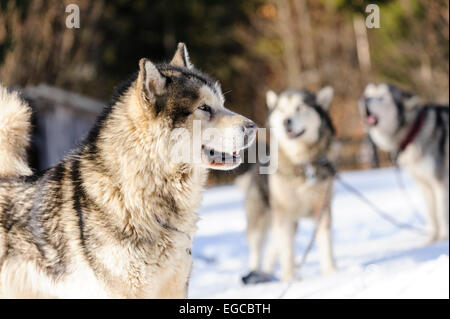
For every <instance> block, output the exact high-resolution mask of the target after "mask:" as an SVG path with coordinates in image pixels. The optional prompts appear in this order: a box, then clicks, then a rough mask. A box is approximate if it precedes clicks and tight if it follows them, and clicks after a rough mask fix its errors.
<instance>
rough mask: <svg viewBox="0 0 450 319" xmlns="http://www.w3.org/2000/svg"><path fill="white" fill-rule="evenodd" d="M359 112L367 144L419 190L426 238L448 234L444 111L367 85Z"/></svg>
mask: <svg viewBox="0 0 450 319" xmlns="http://www.w3.org/2000/svg"><path fill="white" fill-rule="evenodd" d="M359 108H360V111H361V114H362V116H363V118H364V120H365V123H366V127H367V130H368V133H369V135H370V137H371V139H372V140H373V141H374V143H375V144H376V145H377V146H378V147H379V148H380V149H382V150H383V151H386V152H390V153H391V154H392V155H393V156H394V157H395V158H396V159H397V162H398V164H399V165H400V166H401V167H403V168H404V169H406V170H407V171H408V172H409V173H410V174H411V175H412V177H413V178H414V179H415V181H416V182H417V184H418V186H419V187H420V189H421V191H422V193H423V196H424V199H425V201H426V204H427V210H428V212H427V216H428V224H429V228H430V238H429V239H428V242H434V241H436V240H442V239H448V233H449V211H448V209H449V197H448V196H449V195H448V192H449V109H448V105H446V106H444V105H434V104H421V103H420V100H419V98H418V97H416V96H414V95H413V94H411V93H408V92H405V91H403V90H401V89H399V88H397V87H395V86H393V85H388V84H384V83H382V84H369V85H368V86H367V87H366V89H365V91H364V93H363V95H362V97H361V99H360V101H359Z"/></svg>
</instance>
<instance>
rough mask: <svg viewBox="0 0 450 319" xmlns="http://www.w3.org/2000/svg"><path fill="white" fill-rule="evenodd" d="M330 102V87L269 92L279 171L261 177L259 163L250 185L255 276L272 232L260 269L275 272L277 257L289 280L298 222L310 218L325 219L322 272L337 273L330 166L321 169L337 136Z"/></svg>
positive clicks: (249, 221)
mask: <svg viewBox="0 0 450 319" xmlns="http://www.w3.org/2000/svg"><path fill="white" fill-rule="evenodd" d="M332 98H333V89H332V88H330V87H326V88H324V89H322V90H320V91H319V92H318V93H317V94H314V93H311V92H309V91H305V90H288V91H285V92H283V93H282V94H280V95H279V96H277V94H276V93H274V92H273V91H269V92H268V93H267V105H268V107H269V112H270V114H269V118H268V125H269V127H270V128H271V135H272V134H273V135H274V138H275V139H276V140H277V142H278V150H274V149H271V150H270V153H271V154H270V156H271V160H275V159H274V156H275V155H277V157H278V168H277V170H276V172H275V173H273V174H269V175H261V174H260V172H259V165H256V166H254V169H253V170H252V172H251V177H250V181H249V183H248V187H247V196H246V203H245V206H246V213H247V241H248V244H249V249H250V256H249V268H250V271H252V272H255V271H256V272H257V271H259V268H260V266H261V265H260V263H261V253H262V246H263V243H264V240H265V238H266V234H267V232H268V230H270V231H271V236H270V240H269V243H268V248H267V252H266V254H265V258H264V262H263V265H262V270H263V271H264V272H265V273H273V271H274V267H275V265H276V262H277V260H278V258H279V259H280V262H281V271H282V273H281V279H282V280H289V279H291V278H292V276H293V275H294V268H295V267H294V257H295V256H294V236H295V233H296V230H297V223H298V220H299V219H300V218H304V217H311V218H314V219H315V220H316V221H318V219H319V216H321V215H322V218H321V219H320V224H319V225H318V232H317V239H318V244H319V246H320V254H321V258H320V261H321V267H322V270H323V272H324V273H331V272H334V271H335V266H334V260H333V254H332V247H331V234H330V227H331V212H330V201H331V194H332V188H331V187H332V182H333V173H332V172H331V171H330V170H329V167H328V165H321V163H325V162H327V161H328V160H329V155H330V154H329V153H330V146H331V144H332V140H333V136H334V128H333V125H332V123H331V120H330V118H329V116H328V108H329V106H330V103H331V100H332ZM275 152H277V154H275ZM328 164H329V162H328ZM322 210H324V213H323V214H321V213H322Z"/></svg>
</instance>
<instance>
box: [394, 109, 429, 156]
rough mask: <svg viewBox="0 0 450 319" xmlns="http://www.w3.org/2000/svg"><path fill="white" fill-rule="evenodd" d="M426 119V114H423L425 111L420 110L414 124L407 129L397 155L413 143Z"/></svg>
mask: <svg viewBox="0 0 450 319" xmlns="http://www.w3.org/2000/svg"><path fill="white" fill-rule="evenodd" d="M426 117H427V112H425V109H422V110H421V111H420V113H419V115H418V116H417V118H416V120H415V121H414V123H413V124H412V125H411V126H410V127H409V129H408V132H407V133H406V135H405V137H404V138H403V140H402V141H401V142H400V147H399V153H401V152H403V151H404V150H405V149H406V147H407V146H408V145H409V144H411V143H412V142H414V140H415V139H416V138H417V136H418V135H419V133H420V131H421V130H422V128H423V125H424V123H425V119H426Z"/></svg>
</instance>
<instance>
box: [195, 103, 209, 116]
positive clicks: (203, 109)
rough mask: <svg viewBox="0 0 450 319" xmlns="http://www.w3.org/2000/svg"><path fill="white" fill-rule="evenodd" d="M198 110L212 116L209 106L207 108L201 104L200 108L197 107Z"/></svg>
mask: <svg viewBox="0 0 450 319" xmlns="http://www.w3.org/2000/svg"><path fill="white" fill-rule="evenodd" d="M198 109H199V110H200V111H203V112H206V113H209V114H212V108H211V106H209V105H206V104H203V105H202V106H199V107H198Z"/></svg>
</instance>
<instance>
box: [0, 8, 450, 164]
mask: <svg viewBox="0 0 450 319" xmlns="http://www.w3.org/2000/svg"><path fill="white" fill-rule="evenodd" d="M71 3H74V4H77V5H78V6H79V8H80V12H81V22H80V28H79V29H68V28H66V26H65V20H66V17H67V14H66V13H65V6H66V5H68V4H71ZM370 3H375V4H378V5H379V7H380V28H378V29H366V27H365V25H364V20H365V17H366V16H367V13H365V8H366V6H367V5H368V4H370ZM179 41H183V42H185V43H186V44H187V45H188V49H189V51H190V55H191V59H192V61H193V63H194V64H195V65H196V66H197V67H198V68H199V69H201V70H203V71H205V72H207V73H210V74H211V75H212V76H214V77H215V78H217V79H218V80H220V81H221V83H222V87H223V91H224V92H228V93H227V94H226V97H227V106H228V107H229V108H231V109H233V110H235V111H238V112H240V113H242V114H244V115H246V116H248V117H250V118H252V119H254V120H255V121H256V122H257V123H258V124H259V125H261V126H264V123H265V117H266V107H265V92H266V90H267V89H269V88H270V89H274V90H276V91H281V90H283V89H285V88H287V87H299V88H300V87H301V88H307V89H311V90H317V89H318V88H320V87H322V86H324V85H331V86H333V87H334V88H335V96H336V98H335V100H334V102H333V105H332V108H331V113H332V117H333V119H334V122H335V124H336V126H337V131H338V137H339V138H340V140H341V141H342V142H343V145H344V147H343V149H342V152H343V153H342V156H343V159H344V160H343V166H344V168H356V167H361V165H360V164H359V163H360V162H361V161H360V160H361V159H365V160H366V162H367V164H363V165H362V166H364V165H369V164H368V160H367V158H365V157H364V147H362V146H363V145H364V143H363V140H364V131H363V126H362V124H361V120H360V117H359V114H358V111H357V99H358V98H359V96H360V94H361V92H362V90H363V88H364V86H365V85H366V83H367V82H368V81H387V82H391V83H393V84H397V85H399V86H401V87H402V88H405V89H408V90H411V91H413V92H415V93H417V94H419V95H420V96H421V97H423V99H424V100H433V101H437V102H442V103H448V98H449V78H448V74H449V1H448V0H395V1H394V0H392V1H389V0H386V1H364V0H348V1H345V0H314V1H312V0H278V1H277V0H245V1H241V0H215V1H211V0H190V1H185V0H171V1H163V0H153V1H145V0H108V1H107V0H96V1H88V0H71V1H43V0H28V1H27V0H0V81H1V82H3V83H4V84H6V85H8V86H16V87H27V86H30V85H37V84H40V83H47V84H49V85H52V86H56V87H59V88H63V89H66V90H69V91H71V92H76V93H80V94H83V95H86V96H89V97H93V98H96V99H99V100H102V101H107V100H108V99H109V97H110V96H111V93H112V89H113V87H114V86H115V85H116V84H118V83H119V82H121V81H122V80H124V79H125V78H126V77H127V76H128V75H129V74H131V73H133V72H134V71H135V70H136V69H137V64H138V60H139V58H141V57H148V58H150V59H152V60H153V61H156V62H157V61H163V60H167V59H169V58H170V57H171V55H172V54H173V52H174V50H175V47H176V44H177V42H179ZM363 162H364V161H363Z"/></svg>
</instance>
